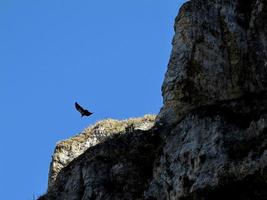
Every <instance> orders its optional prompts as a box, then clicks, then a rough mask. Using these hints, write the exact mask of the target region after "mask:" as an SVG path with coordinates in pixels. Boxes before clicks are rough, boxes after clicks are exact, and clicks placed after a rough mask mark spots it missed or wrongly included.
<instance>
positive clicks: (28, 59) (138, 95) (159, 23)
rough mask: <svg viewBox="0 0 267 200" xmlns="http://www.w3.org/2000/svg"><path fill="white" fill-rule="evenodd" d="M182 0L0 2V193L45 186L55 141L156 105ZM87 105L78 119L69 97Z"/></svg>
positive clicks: (17, 198)
mask: <svg viewBox="0 0 267 200" xmlns="http://www.w3.org/2000/svg"><path fill="white" fill-rule="evenodd" d="M182 2H184V1H180V0H168V1H164V0H134V1H133V0H132V1H130V0H113V1H108V0H105V1H104V0H79V1H73V0H24V1H21V0H1V1H0V44H1V45H0V92H1V93H0V94H1V104H0V109H1V112H0V120H1V126H0V134H1V145H0V153H1V162H0V180H1V181H0V196H1V199H5V200H9V199H10V200H32V199H33V196H34V195H35V196H38V195H41V194H43V193H45V191H46V187H47V176H48V170H49V163H50V160H51V155H52V153H53V150H54V147H55V144H56V142H57V141H59V140H62V139H66V138H69V137H71V136H73V135H74V134H77V133H79V132H80V131H82V130H83V129H84V128H86V127H87V126H89V125H90V124H93V123H95V122H96V121H99V120H102V119H106V118H115V119H124V118H129V117H138V116H143V115H144V114H147V113H158V111H159V109H160V107H161V106H162V97H161V91H160V90H161V84H162V81H163V78H164V73H165V71H166V69H167V63H168V59H169V55H170V51H171V40H172V36H173V34H174V32H173V23H174V19H175V17H176V15H177V13H178V9H179V7H180V5H181V3H182ZM75 101H78V102H79V103H80V104H81V105H83V106H84V107H86V108H88V109H89V110H90V111H92V112H94V114H93V115H92V116H91V117H90V118H81V117H80V115H79V113H78V112H77V111H76V110H75V109H74V102H75Z"/></svg>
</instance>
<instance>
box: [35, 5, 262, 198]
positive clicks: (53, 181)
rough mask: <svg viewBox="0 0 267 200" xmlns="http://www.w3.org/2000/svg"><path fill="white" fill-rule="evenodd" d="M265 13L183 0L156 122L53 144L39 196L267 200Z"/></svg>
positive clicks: (101, 129) (120, 125)
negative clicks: (44, 186)
mask: <svg viewBox="0 0 267 200" xmlns="http://www.w3.org/2000/svg"><path fill="white" fill-rule="evenodd" d="M266 21H267V1H266V0H248V1H244V0H205V1H204V0H191V1H188V2H187V3H185V4H184V5H183V6H182V8H181V9H180V12H179V15H178V17H177V18H176V20H175V36H174V38H173V49H172V53H171V58H170V62H169V65H168V70H167V72H166V75H165V79H164V83H163V86H162V94H163V100H164V105H163V107H162V109H161V111H160V113H159V115H158V116H157V119H156V124H155V125H154V120H155V119H154V118H153V119H148V120H139V121H130V122H128V121H127V122H118V121H116V124H117V125H115V126H113V125H114V123H113V122H112V123H104V124H101V123H100V124H97V125H95V126H93V128H91V129H90V131H88V133H87V134H81V135H79V136H75V137H74V138H72V139H70V140H67V141H64V142H61V143H59V144H58V145H57V147H56V150H55V153H54V155H53V160H52V164H51V168H50V176H49V188H48V191H47V193H46V194H45V195H43V196H41V197H40V198H39V200H80V199H81V200H139V199H140V200H141V199H143V200H213V199H217V200H224V199H238V200H265V199H267V190H266V188H267V88H266V87H267V40H266V39H267V38H266V37H267V23H266ZM111 121H112V120H111ZM153 125H154V126H153Z"/></svg>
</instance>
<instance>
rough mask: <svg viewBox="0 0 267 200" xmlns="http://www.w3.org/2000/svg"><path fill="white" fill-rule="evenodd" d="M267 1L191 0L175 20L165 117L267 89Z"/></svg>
mask: <svg viewBox="0 0 267 200" xmlns="http://www.w3.org/2000/svg"><path fill="white" fill-rule="evenodd" d="M266 19H267V4H266V1H265V0H247V1H243V0H205V1H203V0H191V1H188V2H187V3H185V4H184V5H183V6H182V8H181V9H180V13H179V15H178V17H177V18H176V21H175V27H174V28H175V36H174V38H173V42H172V43H173V49H172V53H171V57H170V61H169V65H168V70H167V73H166V75H165V79H164V83H163V86H162V93H163V100H164V106H163V108H162V110H161V112H160V114H159V116H158V120H159V121H163V122H164V123H170V124H172V123H175V122H177V121H179V120H180V119H181V117H183V116H184V114H185V113H187V112H188V111H190V110H192V109H193V108H196V107H199V106H202V105H209V104H213V103H216V102H218V101H222V100H230V99H234V98H238V97H241V96H242V95H244V94H246V93H248V92H259V91H262V90H266V87H267V78H266V77H267V59H266V56H267V25H266Z"/></svg>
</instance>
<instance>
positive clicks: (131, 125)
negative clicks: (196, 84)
mask: <svg viewBox="0 0 267 200" xmlns="http://www.w3.org/2000/svg"><path fill="white" fill-rule="evenodd" d="M154 122H155V116H154V115H145V116H144V117H142V118H131V119H128V120H123V121H119V120H114V119H107V120H104V121H100V122H97V123H96V124H95V125H93V126H90V127H88V128H87V129H85V130H84V131H83V132H82V133H80V134H78V135H76V136H74V137H71V138H70V139H67V140H63V141H60V142H58V144H57V145H56V148H55V151H54V154H53V156H52V161H51V164H50V171H49V180H48V188H49V189H50V188H52V187H53V184H54V181H55V179H56V178H57V175H58V173H59V172H60V171H61V170H62V169H63V168H64V167H66V166H67V165H68V164H69V163H70V162H71V161H72V160H73V159H75V158H77V157H78V156H79V155H81V154H82V153H84V152H85V151H86V150H87V149H88V148H89V147H92V146H95V145H97V144H98V143H103V142H104V141H105V140H107V139H110V138H112V136H113V135H118V134H124V133H125V132H132V131H134V130H141V131H145V130H148V129H150V128H152V127H153V125H154Z"/></svg>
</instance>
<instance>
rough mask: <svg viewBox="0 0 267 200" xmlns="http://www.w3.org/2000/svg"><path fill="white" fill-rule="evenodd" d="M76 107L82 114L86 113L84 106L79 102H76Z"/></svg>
mask: <svg viewBox="0 0 267 200" xmlns="http://www.w3.org/2000/svg"><path fill="white" fill-rule="evenodd" d="M75 108H76V110H78V111H79V112H80V113H81V114H83V113H84V111H85V110H84V109H83V107H82V106H80V105H79V104H78V103H77V102H75Z"/></svg>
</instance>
